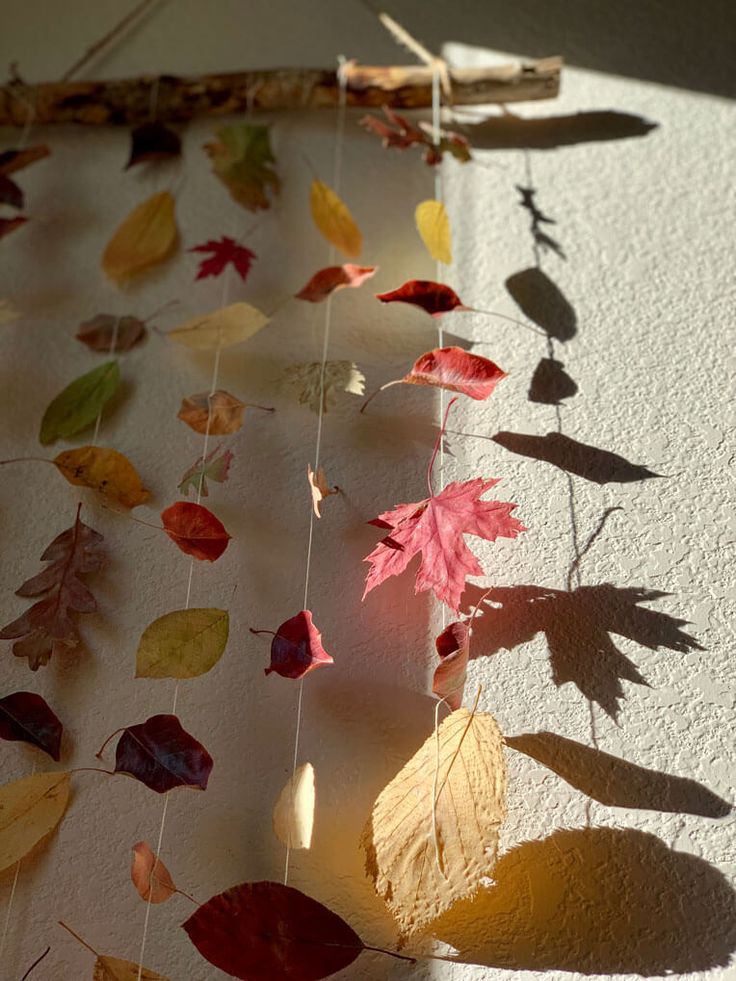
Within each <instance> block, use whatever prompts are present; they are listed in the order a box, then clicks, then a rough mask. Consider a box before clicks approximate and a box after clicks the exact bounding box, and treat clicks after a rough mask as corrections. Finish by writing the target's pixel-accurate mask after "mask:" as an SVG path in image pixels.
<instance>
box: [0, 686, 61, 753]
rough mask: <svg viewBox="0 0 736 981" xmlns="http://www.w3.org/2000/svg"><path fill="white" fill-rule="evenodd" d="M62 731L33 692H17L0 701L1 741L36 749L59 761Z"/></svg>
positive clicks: (53, 716)
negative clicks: (25, 744) (26, 745)
mask: <svg viewBox="0 0 736 981" xmlns="http://www.w3.org/2000/svg"><path fill="white" fill-rule="evenodd" d="M63 730H64V727H63V726H62V724H61V722H59V720H58V719H57V717H56V716H55V715H54V713H53V712H52V711H51V709H50V708H49V706H48V705H47V704H46V702H45V701H44V699H43V698H41V696H40V695H36V693H35V692H32V691H16V692H13V694H12V695H6V696H5V698H0V739H9V740H12V741H16V740H20V741H22V742H25V743H30V744H31V745H32V746H38V748H39V749H42V750H43V751H44V753H48V754H49V756H50V757H51V759H53V760H56V761H57V762H58V761H59V750H60V747H61V734H62V732H63Z"/></svg>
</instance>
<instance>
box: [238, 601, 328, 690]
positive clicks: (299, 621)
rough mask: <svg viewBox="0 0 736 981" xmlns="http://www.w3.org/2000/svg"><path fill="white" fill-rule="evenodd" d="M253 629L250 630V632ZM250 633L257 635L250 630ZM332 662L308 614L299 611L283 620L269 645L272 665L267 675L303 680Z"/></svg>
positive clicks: (267, 670)
mask: <svg viewBox="0 0 736 981" xmlns="http://www.w3.org/2000/svg"><path fill="white" fill-rule="evenodd" d="M251 629H252V628H251ZM252 632H253V633H260V631H258V630H253V631H252ZM332 663H333V659H332V657H331V656H330V655H329V654H328V653H327V651H326V650H325V649H324V647H323V646H322V634H321V633H320V632H319V630H318V629H317V628H316V627H315V625H314V623H313V622H312V614H311V612H310V611H309V610H301V611H300V612H299V613H297V614H296V616H293V617H291V618H290V619H289V620H285V621H284V622H283V623H282V624H281V626H280V627H279V629H278V630H277V631H276V633H275V634H274V637H273V640H272V641H271V664H270V666H269V667H267V668H266V669H265V672H266V674H271V672H272V671H273V672H274V673H275V674H280V675H281V677H282V678H303V677H304V675H305V674H307V673H308V672H310V671H313V670H314V669H315V668H319V667H320V666H321V665H323V664H332Z"/></svg>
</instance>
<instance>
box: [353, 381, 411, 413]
mask: <svg viewBox="0 0 736 981" xmlns="http://www.w3.org/2000/svg"><path fill="white" fill-rule="evenodd" d="M403 380H404V379H403V378H394V380H393V381H390V382H386V384H385V385H381V387H380V388H377V389H376V390H375V392H374V393H373V394H372V395H369V396H368V398H367V399H366V400H365V402H364V403H363V404H362V405H361V407H360V411H361V413H362V412H364V411H365V410H366V408H367V407H368V403H369V402H372V401H373V399H374V398H375V397H376V395H378V393H379V392H382V391H383V390H384V388H391V386H392V385H400V384H401V383H402V382H403Z"/></svg>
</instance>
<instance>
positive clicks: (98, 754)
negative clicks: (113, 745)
mask: <svg viewBox="0 0 736 981" xmlns="http://www.w3.org/2000/svg"><path fill="white" fill-rule="evenodd" d="M124 731H125V726H120V728H119V729H116V730H115V732H113V733H111V735H109V736H108V737H107V739H106V740H105V741H104V743H103V744H102V745H101V746H100V748H99V749H98V750H97V752H96V753H95V756H96V757H97V759H98V760H101V759H102V754H103V753H104V752H105V746H107V744H108V743H109V742H110V740H111V739H114V738H115V736H117V734H118V733H119V732H124Z"/></svg>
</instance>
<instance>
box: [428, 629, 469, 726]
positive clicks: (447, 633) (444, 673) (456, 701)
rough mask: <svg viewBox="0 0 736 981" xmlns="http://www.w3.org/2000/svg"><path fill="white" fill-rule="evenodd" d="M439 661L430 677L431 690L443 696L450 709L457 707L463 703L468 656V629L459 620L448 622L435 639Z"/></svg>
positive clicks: (439, 696) (440, 696)
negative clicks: (432, 675)
mask: <svg viewBox="0 0 736 981" xmlns="http://www.w3.org/2000/svg"><path fill="white" fill-rule="evenodd" d="M435 644H436V646H437V654H438V655H439V658H440V663H439V664H438V665H437V667H436V668H435V671H434V677H433V678H432V691H433V692H434V694H435V695H436V696H437V697H438V698H443V699H444V700H445V701H446V702H447V704H448V705H449V707H450V709H452V710H453V711H454V710H455V709H459V708H460V706H461V705H462V703H463V693H464V691H465V678H466V676H467V672H468V658H469V657H470V631H469V629H468V625H467V623H464V622H462V621H461V620H458V621H456V622H455V623H451V624H449V625H448V626H447V627H445V629H444V630H443V631H442V633H441V634H440V635H439V637H438V638H437V640H436V641H435Z"/></svg>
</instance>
